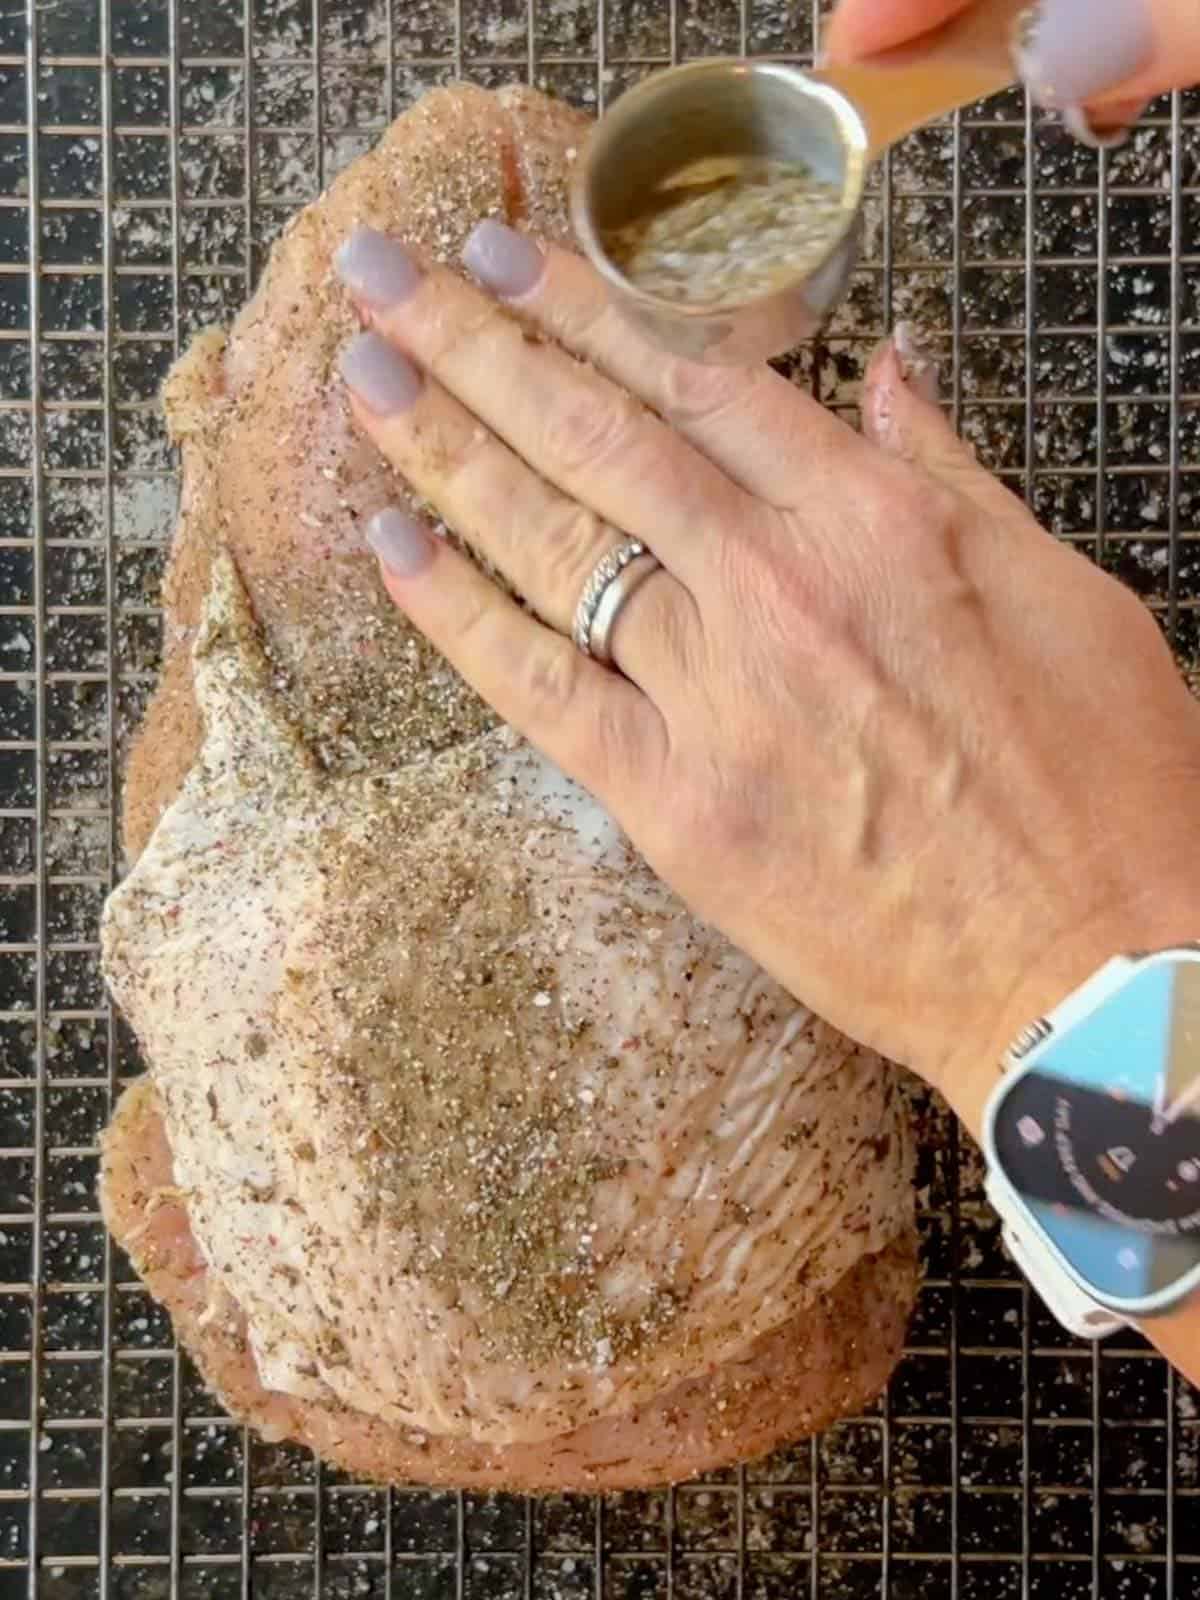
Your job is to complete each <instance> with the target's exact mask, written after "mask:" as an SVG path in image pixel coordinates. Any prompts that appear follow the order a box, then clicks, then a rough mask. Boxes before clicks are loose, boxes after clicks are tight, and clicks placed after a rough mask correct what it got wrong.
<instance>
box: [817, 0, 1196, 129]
mask: <svg viewBox="0 0 1200 1600" xmlns="http://www.w3.org/2000/svg"><path fill="white" fill-rule="evenodd" d="M986 3H987V0H841V3H840V5H839V6H838V8H837V10H836V11H835V13H834V15H833V17H832V18H831V19H830V22H829V25H828V28H827V31H826V33H825V36H824V38H823V40H822V43H823V45H824V47H825V51H826V53H827V54H828V56H829V57H830V58H831V59H832V60H836V61H853V60H857V59H859V58H861V57H864V56H872V55H875V54H877V53H878V52H880V51H883V50H890V49H893V48H894V47H896V46H898V45H904V44H912V43H913V42H915V41H916V40H918V39H919V38H920V37H921V35H922V34H925V33H928V32H931V31H932V30H933V29H935V28H938V27H941V25H942V24H943V23H945V22H947V21H949V20H950V19H951V18H952V17H955V16H957V15H958V14H959V13H960V12H962V11H965V10H967V8H968V7H969V6H971V5H975V4H986ZM1030 13H1031V18H1032V21H1031V25H1030V27H1029V29H1028V33H1027V44H1026V47H1025V49H1024V50H1023V51H1022V52H1021V54H1020V59H1019V66H1020V70H1021V75H1022V77H1023V78H1024V79H1025V82H1026V83H1027V85H1028V87H1029V91H1030V93H1031V94H1032V96H1033V98H1034V100H1035V102H1037V104H1039V105H1042V106H1046V107H1048V108H1052V109H1055V110H1058V111H1061V112H1063V113H1064V115H1065V120H1066V122H1067V124H1068V126H1069V127H1070V128H1071V130H1072V131H1073V132H1074V133H1076V134H1078V135H1079V136H1080V137H1082V138H1084V139H1086V140H1087V141H1088V142H1089V143H1100V144H1104V143H1111V142H1113V140H1114V139H1116V138H1119V137H1120V136H1122V135H1123V133H1124V132H1125V131H1126V130H1127V129H1128V127H1129V125H1130V124H1131V123H1132V122H1134V121H1135V120H1136V119H1137V117H1138V116H1139V115H1140V114H1141V112H1142V110H1143V109H1144V108H1145V106H1146V105H1147V104H1148V103H1149V101H1151V100H1153V99H1154V98H1155V97H1156V96H1157V95H1159V94H1162V93H1163V92H1164V91H1166V90H1168V89H1184V88H1188V87H1190V86H1191V85H1192V84H1194V83H1197V82H1200V14H1198V13H1197V10H1196V4H1195V0H1041V4H1040V5H1034V6H1031V7H1030Z"/></svg>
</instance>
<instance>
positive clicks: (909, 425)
mask: <svg viewBox="0 0 1200 1600" xmlns="http://www.w3.org/2000/svg"><path fill="white" fill-rule="evenodd" d="M939 389H940V374H939V372H938V368H937V364H936V362H935V361H934V359H933V356H932V355H931V354H930V353H929V352H928V351H926V350H925V349H924V347H923V346H922V345H921V344H920V341H919V338H918V336H917V333H916V330H915V329H914V328H913V327H912V326H911V324H909V323H900V324H899V325H898V326H897V328H896V330H895V332H894V333H893V335H892V337H891V338H890V339H886V340H885V341H884V342H883V344H881V345H880V346H879V348H878V350H876V352H875V354H874V356H873V357H872V358H871V364H870V366H869V367H868V368H867V375H866V380H865V382H864V384H863V395H862V407H861V410H862V429H863V434H864V435H865V437H866V438H868V439H870V440H871V442H872V443H873V444H877V445H879V446H880V448H881V449H883V450H886V451H888V452H889V454H891V455H898V456H903V457H904V458H905V459H906V460H909V461H919V462H921V463H922V464H923V465H925V466H927V467H928V468H929V469H930V470H931V471H933V472H934V473H935V475H936V476H938V477H941V476H943V475H944V473H945V471H946V469H947V466H948V465H957V464H958V462H959V461H960V460H961V459H965V458H966V454H967V453H966V450H965V448H964V446H963V445H962V444H961V443H960V441H959V440H958V438H957V437H956V436H955V434H954V431H953V430H952V428H951V427H950V424H949V423H948V422H947V420H946V418H945V415H944V414H943V412H942V411H941V409H940V407H939V406H938V395H939Z"/></svg>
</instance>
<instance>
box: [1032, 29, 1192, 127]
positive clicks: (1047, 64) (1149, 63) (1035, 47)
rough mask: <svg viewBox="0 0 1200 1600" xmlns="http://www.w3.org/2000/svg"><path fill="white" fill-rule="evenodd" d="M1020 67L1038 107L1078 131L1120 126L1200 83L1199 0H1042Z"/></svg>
mask: <svg viewBox="0 0 1200 1600" xmlns="http://www.w3.org/2000/svg"><path fill="white" fill-rule="evenodd" d="M1017 65H1018V68H1019V70H1020V73H1021V76H1022V78H1024V80H1025V83H1026V85H1027V87H1028V89H1029V92H1030V94H1031V95H1032V97H1033V99H1034V100H1035V101H1036V102H1037V104H1038V105H1041V106H1045V107H1047V108H1049V109H1051V110H1055V111H1061V112H1063V113H1064V115H1065V118H1066V120H1067V122H1068V125H1069V126H1071V127H1072V128H1073V130H1074V131H1076V132H1080V131H1083V129H1084V128H1086V127H1087V126H1089V125H1090V127H1091V128H1092V130H1093V131H1098V130H1100V129H1104V128H1112V127H1114V126H1119V125H1120V124H1122V123H1126V122H1128V121H1131V120H1132V118H1133V116H1135V115H1136V114H1137V111H1138V110H1139V109H1140V108H1141V107H1142V106H1143V105H1145V103H1146V102H1147V101H1148V100H1152V99H1154V98H1155V96H1156V95H1159V94H1162V93H1164V92H1165V91H1166V90H1168V89H1182V88H1187V87H1190V86H1191V85H1192V84H1194V83H1197V82H1200V12H1198V11H1197V6H1196V0H1104V3H1103V4H1102V5H1098V4H1097V3H1096V0H1041V3H1040V4H1038V5H1035V6H1034V7H1033V8H1032V9H1031V11H1030V13H1029V15H1028V17H1027V19H1026V20H1025V22H1024V24H1023V26H1022V29H1021V35H1020V40H1019V43H1018V47H1017ZM1081 123H1082V124H1083V127H1081V126H1080V124H1081Z"/></svg>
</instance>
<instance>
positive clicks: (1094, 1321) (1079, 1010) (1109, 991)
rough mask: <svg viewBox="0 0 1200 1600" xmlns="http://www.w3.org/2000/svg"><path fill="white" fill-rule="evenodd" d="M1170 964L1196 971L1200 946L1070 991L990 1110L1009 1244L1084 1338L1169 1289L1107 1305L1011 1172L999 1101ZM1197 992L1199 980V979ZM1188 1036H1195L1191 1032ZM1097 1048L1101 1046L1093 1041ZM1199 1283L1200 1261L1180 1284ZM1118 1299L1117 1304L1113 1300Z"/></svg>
mask: <svg viewBox="0 0 1200 1600" xmlns="http://www.w3.org/2000/svg"><path fill="white" fill-rule="evenodd" d="M1168 962H1173V963H1175V965H1176V967H1177V968H1178V967H1179V966H1181V965H1182V966H1186V967H1187V968H1188V969H1190V970H1191V971H1192V972H1193V973H1194V972H1195V969H1196V966H1197V965H1198V964H1200V946H1196V945H1190V946H1178V947H1175V948H1174V949H1169V950H1163V951H1157V952H1153V953H1148V954H1144V955H1142V954H1139V955H1125V956H1118V957H1116V958H1114V959H1113V960H1112V961H1110V962H1108V963H1107V964H1106V965H1105V966H1104V967H1102V968H1101V969H1100V970H1099V971H1098V972H1096V973H1094V974H1093V976H1092V977H1091V978H1090V979H1089V980H1088V981H1087V982H1086V983H1085V984H1083V985H1082V987H1081V988H1079V989H1077V990H1076V991H1075V992H1074V993H1073V994H1071V995H1068V996H1067V997H1066V999H1064V1000H1063V1001H1062V1002H1061V1004H1060V1005H1058V1006H1057V1007H1055V1009H1054V1010H1053V1011H1050V1012H1048V1013H1047V1014H1046V1015H1045V1016H1044V1017H1041V1018H1039V1019H1038V1020H1037V1021H1035V1022H1034V1023H1032V1024H1031V1025H1030V1026H1029V1027H1027V1028H1026V1029H1024V1031H1023V1032H1022V1033H1021V1034H1020V1035H1019V1036H1018V1038H1017V1039H1016V1040H1014V1042H1013V1044H1012V1046H1011V1047H1010V1048H1009V1050H1008V1052H1007V1053H1006V1055H1005V1058H1004V1062H1003V1066H1004V1071H1005V1076H1004V1078H1003V1079H1002V1080H1001V1082H1000V1083H999V1084H998V1085H997V1087H996V1090H995V1092H994V1094H993V1095H992V1097H991V1099H990V1101H989V1103H988V1105H987V1107H986V1108H985V1112H984V1126H983V1141H982V1142H983V1152H984V1157H985V1160H986V1163H987V1169H988V1176H987V1181H986V1192H987V1196H988V1199H989V1200H990V1202H991V1204H992V1206H993V1208H994V1209H995V1211H996V1212H997V1213H998V1215H999V1217H1000V1220H1001V1223H1002V1224H1003V1238H1004V1243H1005V1246H1006V1248H1007V1250H1008V1252H1009V1254H1010V1255H1011V1256H1012V1258H1013V1260H1014V1261H1015V1262H1016V1263H1017V1265H1018V1266H1019V1267H1021V1269H1022V1270H1023V1271H1024V1273H1025V1275H1026V1276H1027V1277H1028V1279H1029V1281H1030V1282H1031V1283H1032V1285H1033V1287H1034V1288H1035V1289H1036V1290H1037V1292H1038V1294H1039V1295H1040V1296H1041V1298H1042V1299H1043V1300H1044V1301H1045V1303H1046V1306H1047V1309H1048V1310H1049V1311H1050V1312H1051V1313H1052V1315H1053V1316H1054V1317H1055V1318H1056V1319H1057V1320H1058V1321H1059V1322H1060V1323H1061V1324H1062V1325H1063V1326H1064V1327H1065V1328H1067V1329H1068V1330H1069V1331H1070V1332H1071V1333H1073V1334H1075V1335H1076V1336H1077V1337H1079V1338H1083V1339H1101V1338H1104V1337H1105V1336H1106V1335H1107V1334H1110V1333H1113V1332H1115V1331H1117V1330H1118V1329H1120V1328H1126V1327H1133V1326H1135V1325H1136V1322H1137V1320H1138V1319H1139V1318H1140V1317H1142V1316H1148V1315H1152V1314H1155V1313H1157V1312H1158V1311H1162V1310H1165V1309H1168V1308H1169V1306H1170V1304H1171V1303H1172V1302H1171V1299H1170V1295H1171V1293H1173V1292H1174V1291H1173V1290H1172V1291H1167V1292H1165V1293H1159V1294H1157V1295H1153V1296H1152V1295H1146V1296H1144V1297H1143V1298H1142V1299H1140V1300H1136V1301H1134V1300H1130V1301H1129V1303H1128V1304H1126V1303H1124V1297H1117V1296H1115V1295H1114V1296H1113V1297H1112V1298H1109V1297H1108V1296H1107V1295H1106V1300H1107V1302H1108V1303H1107V1304H1106V1303H1102V1302H1101V1301H1100V1300H1098V1299H1097V1298H1096V1295H1097V1294H1098V1293H1099V1292H1100V1291H1099V1290H1098V1289H1089V1288H1088V1287H1085V1282H1086V1280H1085V1279H1082V1278H1081V1277H1080V1276H1079V1275H1078V1274H1077V1272H1076V1270H1075V1269H1074V1268H1073V1267H1072V1266H1071V1264H1070V1262H1069V1260H1068V1258H1067V1257H1066V1256H1065V1255H1063V1254H1062V1253H1061V1251H1060V1249H1059V1247H1058V1245H1057V1244H1056V1243H1055V1242H1054V1241H1053V1240H1052V1239H1051V1237H1050V1236H1049V1235H1048V1234H1047V1231H1046V1229H1045V1228H1044V1227H1042V1226H1041V1225H1040V1224H1039V1223H1038V1221H1037V1220H1036V1219H1035V1217H1034V1215H1033V1213H1032V1212H1031V1210H1030V1207H1029V1206H1028V1205H1027V1204H1026V1201H1025V1198H1024V1197H1023V1195H1022V1194H1021V1193H1019V1192H1018V1190H1017V1188H1016V1187H1015V1186H1014V1184H1013V1183H1012V1182H1011V1181H1010V1179H1009V1177H1008V1176H1007V1174H1006V1172H1005V1170H1004V1166H1003V1163H1002V1162H1001V1160H1000V1157H999V1153H998V1150H997V1143H996V1133H997V1118H998V1116H999V1112H1000V1107H1001V1106H1002V1105H1003V1104H1004V1103H1005V1101H1006V1099H1007V1097H1008V1096H1009V1095H1010V1093H1012V1092H1013V1091H1014V1089H1015V1088H1016V1086H1017V1085H1018V1084H1019V1083H1020V1080H1021V1078H1022V1077H1023V1076H1025V1075H1026V1074H1028V1073H1031V1072H1033V1071H1035V1070H1036V1068H1037V1065H1038V1062H1039V1061H1040V1060H1043V1059H1044V1058H1045V1057H1046V1055H1047V1053H1048V1052H1049V1051H1052V1050H1053V1049H1054V1048H1056V1045H1057V1044H1061V1042H1062V1041H1063V1040H1064V1039H1066V1038H1068V1037H1069V1036H1070V1035H1071V1033H1072V1031H1073V1030H1074V1029H1076V1028H1077V1027H1079V1026H1080V1025H1082V1024H1084V1023H1086V1022H1087V1021H1088V1020H1089V1019H1090V1018H1092V1017H1093V1016H1094V1015H1096V1014H1098V1012H1099V1010H1100V1008H1101V1007H1102V1006H1103V1005H1104V1004H1105V1002H1106V1001H1108V1000H1109V999H1110V998H1111V997H1113V996H1115V995H1117V994H1118V993H1119V992H1120V991H1121V990H1122V989H1124V988H1125V986H1126V985H1127V984H1129V983H1130V981H1131V980H1134V979H1135V975H1136V974H1138V973H1139V971H1147V972H1148V971H1150V970H1151V969H1152V968H1154V967H1159V966H1162V965H1165V964H1167V963H1168ZM1192 988H1193V991H1194V988H1195V984H1194V983H1193V985H1192ZM1182 1037H1184V1038H1188V1037H1190V1035H1189V1034H1188V1033H1187V1032H1186V1031H1185V1032H1184V1033H1183V1035H1182ZM1093 1048H1094V1044H1093ZM1196 1284H1200V1267H1198V1268H1196V1269H1195V1270H1194V1271H1193V1273H1192V1274H1191V1275H1190V1280H1188V1279H1185V1280H1183V1281H1181V1283H1180V1284H1179V1292H1180V1294H1181V1295H1182V1294H1186V1293H1188V1292H1190V1289H1191V1288H1192V1287H1194V1286H1195V1285H1196ZM1114 1300H1115V1302H1116V1304H1115V1305H1114Z"/></svg>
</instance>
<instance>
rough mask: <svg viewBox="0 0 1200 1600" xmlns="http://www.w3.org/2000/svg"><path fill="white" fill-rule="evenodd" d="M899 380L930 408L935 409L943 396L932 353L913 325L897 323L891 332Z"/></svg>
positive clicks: (918, 330)
mask: <svg viewBox="0 0 1200 1600" xmlns="http://www.w3.org/2000/svg"><path fill="white" fill-rule="evenodd" d="M892 343H893V345H895V347H896V359H897V361H898V362H899V364H900V376H901V377H902V378H903V379H904V381H905V383H906V384H907V385H908V387H909V388H910V389H911V390H912V391H913V393H914V394H916V395H918V396H919V397H920V398H921V399H922V400H927V401H928V402H929V403H930V405H936V404H937V403H938V400H939V398H940V396H941V376H940V374H939V372H938V364H937V362H936V360H935V359H934V357H933V353H932V351H931V350H930V348H929V346H928V345H927V344H926V342H925V340H924V338H923V337H922V335H921V331H920V329H919V328H918V327H917V326H916V324H915V323H912V322H898V323H897V324H896V326H895V328H894V329H893V331H892Z"/></svg>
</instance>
